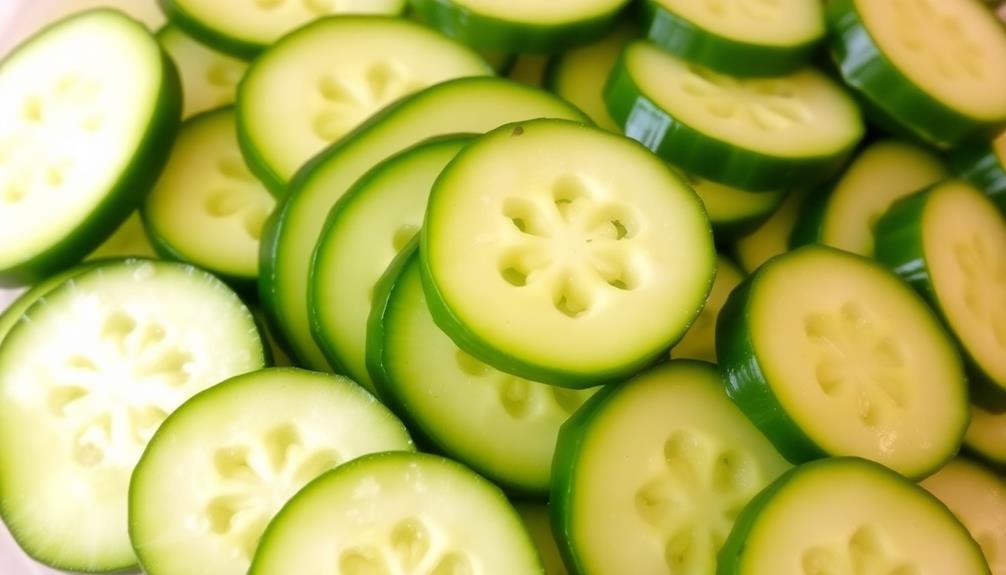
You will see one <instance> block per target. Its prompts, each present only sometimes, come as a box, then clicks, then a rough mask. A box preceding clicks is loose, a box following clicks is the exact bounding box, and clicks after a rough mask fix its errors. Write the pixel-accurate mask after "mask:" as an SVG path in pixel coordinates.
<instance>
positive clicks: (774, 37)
mask: <svg viewBox="0 0 1006 575" xmlns="http://www.w3.org/2000/svg"><path fill="white" fill-rule="evenodd" d="M642 6H643V9H644V11H645V12H644V13H645V20H646V29H647V34H646V35H647V37H648V38H649V39H650V41H651V42H653V43H654V44H656V45H657V46H659V47H660V48H661V49H663V50H666V51H668V52H670V53H671V54H675V55H677V56H678V57H680V58H683V59H685V60H688V61H691V62H695V63H696V64H700V65H702V66H705V67H707V68H709V69H711V70H716V71H718V72H721V73H724V74H734V75H737V76H776V75H780V74H788V73H790V72H794V71H796V70H797V69H799V68H801V67H803V66H804V65H805V64H808V63H809V62H810V60H811V57H812V56H813V55H814V49H815V48H816V47H817V44H818V42H820V41H821V40H823V39H824V33H825V26H824V9H823V7H822V5H821V2H820V1H819V0H780V1H764V0H742V1H739V2H694V1H693V0H645V1H644V2H643V3H642Z"/></svg>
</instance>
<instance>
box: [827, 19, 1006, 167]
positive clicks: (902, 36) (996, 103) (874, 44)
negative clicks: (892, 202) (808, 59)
mask: <svg viewBox="0 0 1006 575" xmlns="http://www.w3.org/2000/svg"><path fill="white" fill-rule="evenodd" d="M826 10H827V15H828V24H829V26H830V28H831V32H832V34H831V38H832V41H831V49H832V54H833V57H834V59H835V61H836V62H837V63H838V66H839V68H840V69H841V73H842V77H843V78H845V81H846V83H847V84H849V85H850V86H852V87H853V88H854V89H856V90H857V91H858V92H859V94H860V96H862V98H863V99H864V100H865V101H866V102H867V103H868V104H869V107H870V109H871V111H873V112H874V113H875V114H877V115H878V116H879V119H880V121H881V123H884V124H887V125H890V126H892V127H894V128H895V129H897V130H898V131H901V132H905V133H908V134H911V135H913V136H915V137H917V138H920V139H922V140H923V141H925V142H927V143H929V144H932V145H934V146H937V147H941V148H950V147H953V146H955V145H957V144H959V143H961V142H962V141H963V140H964V139H966V138H967V137H969V136H972V135H974V134H976V133H980V132H982V131H985V130H991V129H994V128H995V126H996V125H997V124H1001V123H1002V122H1004V121H1006V76H1003V75H1002V74H1001V73H1000V71H1001V70H1004V69H1006V35H1004V34H1003V31H1002V23H1001V22H998V21H997V20H996V18H995V16H994V15H993V14H992V12H990V11H989V10H988V9H987V8H985V7H983V6H981V5H980V4H979V3H978V2H974V1H972V0H952V1H944V2H935V1H933V0H925V1H913V0H836V1H833V2H828V4H827V7H826Z"/></svg>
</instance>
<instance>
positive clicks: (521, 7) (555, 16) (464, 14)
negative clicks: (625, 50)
mask: <svg viewBox="0 0 1006 575" xmlns="http://www.w3.org/2000/svg"><path fill="white" fill-rule="evenodd" d="M629 2H630V0H551V1H549V2H538V1H535V0H522V1H520V2H513V1H509V0H410V2H409V4H410V5H411V6H412V9H413V10H415V11H416V12H417V13H418V14H419V16H420V18H422V19H423V21H424V22H427V23H429V24H430V25H431V26H434V27H436V28H438V29H439V30H440V31H442V32H443V33H444V34H447V35H448V36H450V37H452V38H456V39H458V40H460V41H462V42H464V43H465V44H468V45H469V46H474V47H476V48H479V49H482V50H501V51H504V52H513V53H534V54H548V53H552V52H558V51H560V50H565V49H567V48H571V47H574V46H578V45H581V44H588V43H590V42H592V41H594V40H597V39H600V38H602V37H603V36H604V35H605V34H606V33H607V32H608V30H610V29H611V27H612V26H614V24H615V21H616V20H617V18H618V14H619V13H620V12H621V11H622V9H623V8H624V7H625V6H626V5H628V4H629Z"/></svg>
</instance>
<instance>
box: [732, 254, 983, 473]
mask: <svg viewBox="0 0 1006 575" xmlns="http://www.w3.org/2000/svg"><path fill="white" fill-rule="evenodd" d="M716 351H717V355H718V357H719V360H720V367H721V369H722V370H723V376H724V379H725V382H726V385H727V393H728V394H729V395H730V397H731V398H732V399H733V400H734V401H735V402H736V403H737V405H738V406H740V408H741V409H742V410H743V411H744V413H745V414H747V416H748V417H749V418H751V420H752V421H753V422H755V424H756V425H757V426H758V427H759V428H760V429H761V430H762V432H763V433H765V435H766V436H768V438H769V439H771V440H772V442H773V443H774V444H775V445H776V447H778V448H779V451H781V452H782V454H783V455H785V456H786V457H787V459H789V460H790V461H792V462H794V463H799V462H803V461H808V460H810V459H815V458H818V457H824V456H828V455H831V456H839V455H855V456H859V457H864V458H867V459H872V460H874V461H878V462H880V463H883V464H884V465H887V466H888V467H890V468H892V469H894V470H895V471H898V472H899V473H901V474H903V475H905V476H908V477H923V476H925V475H927V474H929V473H932V472H933V471H935V470H936V469H939V467H940V465H942V464H943V462H945V461H946V460H947V459H949V458H950V457H951V456H952V455H953V454H954V453H955V452H956V451H957V449H958V448H959V447H960V444H961V438H962V437H963V436H964V431H965V429H966V428H967V424H968V403H967V402H968V394H967V387H966V384H965V377H964V368H963V366H962V364H961V359H960V356H959V355H958V353H957V350H956V349H955V348H954V345H953V342H952V341H951V340H950V338H949V336H948V335H947V334H946V332H945V331H944V330H943V327H942V326H941V325H940V323H939V321H938V319H937V318H936V317H935V316H934V315H933V313H932V312H931V311H930V310H929V308H928V307H927V306H926V304H925V302H924V301H922V299H921V298H920V297H919V296H918V295H916V294H915V293H914V292H912V290H911V289H910V288H909V287H908V286H907V285H905V284H904V283H902V282H901V280H900V279H899V278H898V277H897V276H896V275H894V274H893V273H891V272H889V271H888V270H886V269H884V268H882V267H880V266H879V265H876V264H874V263H872V262H871V261H869V260H867V259H865V258H862V257H860V256H856V255H852V254H849V253H846V252H842V251H839V250H835V249H833V248H826V247H822V246H807V247H804V248H800V249H798V250H796V251H794V252H790V253H789V254H786V255H784V256H779V257H778V258H775V259H773V260H771V261H770V262H768V263H767V264H765V265H764V266H762V267H761V268H759V269H758V271H757V272H755V274H754V275H752V276H750V277H749V278H748V279H747V280H745V282H744V283H743V284H741V286H740V287H739V288H738V289H736V290H735V291H734V292H733V293H732V294H731V295H730V298H729V299H728V300H727V303H726V305H725V306H724V307H723V310H722V311H721V312H720V316H719V323H718V324H717V332H716Z"/></svg>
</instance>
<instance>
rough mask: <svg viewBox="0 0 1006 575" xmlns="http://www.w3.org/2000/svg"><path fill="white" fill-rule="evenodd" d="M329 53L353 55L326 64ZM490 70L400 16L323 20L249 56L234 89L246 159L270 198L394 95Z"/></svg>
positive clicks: (460, 48) (463, 50)
mask: <svg viewBox="0 0 1006 575" xmlns="http://www.w3.org/2000/svg"><path fill="white" fill-rule="evenodd" d="M332 54H352V57H345V58H340V59H337V60H335V61H333V60H332V56H331V55H332ZM488 74H492V70H491V69H490V68H489V66H488V65H487V64H486V63H485V61H484V60H482V58H481V57H480V56H479V55H478V54H477V53H475V52H474V51H472V50H469V49H468V48H465V47H464V46H461V45H460V44H457V43H455V42H452V41H450V40H448V39H447V38H444V37H443V36H441V35H440V34H438V33H437V32H435V31H433V30H430V29H429V28H426V27H424V26H421V25H419V24H416V23H413V22H409V21H407V20H397V19H393V18H386V17H380V16H355V17H349V16H341V17H337V18H326V19H323V20H320V21H318V22H315V23H314V24H311V25H310V26H306V27H304V28H301V29H300V30H298V31H296V32H294V33H293V34H290V35H289V36H286V37H285V38H283V40H281V41H280V42H277V43H276V44H275V45H274V46H272V47H271V48H270V49H269V50H268V51H267V52H266V53H265V54H263V55H262V56H261V57H260V58H258V59H256V60H255V62H254V63H253V64H252V66H251V68H249V70H248V72H247V74H246V75H245V79H244V81H242V82H241V86H240V87H239V89H238V135H239V136H240V139H241V148H242V150H243V151H244V154H245V158H246V159H247V160H248V163H249V165H250V167H251V168H252V170H253V171H254V172H255V174H256V175H257V176H258V177H259V179H260V180H262V181H263V182H264V183H265V184H266V186H267V187H268V188H269V189H270V190H271V191H272V192H273V194H275V195H276V196H282V195H284V194H285V193H286V184H287V182H289V181H290V179H291V178H292V177H293V175H294V173H295V172H296V171H297V170H298V169H299V168H300V167H301V166H302V165H303V164H304V162H306V161H307V160H308V159H310V158H311V157H312V156H314V155H315V154H316V153H318V152H320V151H321V150H323V149H324V148H325V147H326V146H328V145H329V144H331V143H333V142H335V141H336V140H339V139H340V138H342V137H343V136H345V135H346V134H348V133H349V132H350V131H352V130H353V129H354V128H355V127H356V126H357V125H359V124H360V123H362V122H363V121H365V120H366V119H367V118H369V117H370V116H371V115H373V114H374V113H375V112H377V111H379V110H381V109H382V108H384V107H385V106H387V105H388V104H390V103H391V102H394V101H395V100H398V99H399V98H401V97H402V96H406V95H408V94H411V93H412V92H416V91H418V90H421V89H423V88H425V87H427V86H431V85H433V84H437V83H439V82H443V81H444V80H449V79H451V78H458V77H462V76H481V75H488Z"/></svg>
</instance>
